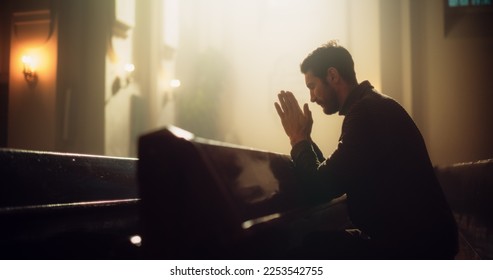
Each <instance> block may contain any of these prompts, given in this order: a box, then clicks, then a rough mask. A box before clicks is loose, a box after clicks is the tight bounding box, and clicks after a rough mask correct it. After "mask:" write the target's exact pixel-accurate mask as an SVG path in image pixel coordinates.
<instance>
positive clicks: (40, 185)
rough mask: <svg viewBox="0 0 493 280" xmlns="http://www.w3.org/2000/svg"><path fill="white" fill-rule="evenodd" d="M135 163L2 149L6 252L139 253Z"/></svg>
mask: <svg viewBox="0 0 493 280" xmlns="http://www.w3.org/2000/svg"><path fill="white" fill-rule="evenodd" d="M136 162H137V160H136V159H132V158H111V157H101V156H91V155H79V154H62V153H49V152H37V151H26V150H14V149H0V180H1V182H2V183H1V186H0V224H1V225H2V230H1V231H0V248H1V249H0V258H1V259H134V258H138V257H139V253H138V248H137V247H136V246H135V245H132V244H131V243H130V241H129V238H130V237H131V236H133V235H136V234H138V231H139V229H138V227H139V215H138V202H139V196H138V189H137V183H136V180H135V170H136Z"/></svg>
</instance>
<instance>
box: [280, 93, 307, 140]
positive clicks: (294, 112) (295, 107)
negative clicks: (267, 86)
mask: <svg viewBox="0 0 493 280" xmlns="http://www.w3.org/2000/svg"><path fill="white" fill-rule="evenodd" d="M278 98H279V103H277V102H275V104H274V106H275V107H276V110H277V114H279V117H280V118H281V123H282V126H283V127H284V131H285V132H286V134H287V135H288V137H289V139H290V141H291V145H295V144H296V143H298V142H300V141H303V140H309V139H310V134H311V132H312V126H313V118H312V112H311V111H310V109H309V108H308V104H305V105H304V106H303V111H302V110H301V107H300V105H299V104H298V101H297V100H296V98H295V97H294V95H293V93H291V92H289V91H281V92H280V93H279V94H278Z"/></svg>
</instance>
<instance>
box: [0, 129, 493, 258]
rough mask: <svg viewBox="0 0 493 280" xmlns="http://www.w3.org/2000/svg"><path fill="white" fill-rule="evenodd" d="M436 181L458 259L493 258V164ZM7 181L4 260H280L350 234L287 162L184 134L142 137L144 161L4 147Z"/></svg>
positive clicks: (339, 205) (448, 172) (338, 205)
mask: <svg viewBox="0 0 493 280" xmlns="http://www.w3.org/2000/svg"><path fill="white" fill-rule="evenodd" d="M436 172H437V175H438V178H439V180H440V182H441V184H442V187H443V189H444V192H445V195H446V196H447V199H448V201H449V203H450V206H451V208H452V210H453V212H454V215H455V218H456V220H457V223H458V225H459V231H460V251H459V254H458V255H457V258H459V259H493V230H492V229H493V222H492V221H493V217H492V215H493V160H487V161H481V162H475V163H466V164H459V165H452V166H439V167H436ZM0 182H1V183H0V223H1V225H2V230H1V231H0V248H1V250H0V258H1V259H216V258H219V259H227V258H228V259H231V258H233V259H269V258H274V259H284V258H291V257H293V255H292V252H293V248H296V246H298V245H299V244H300V242H302V240H303V238H304V236H306V235H307V234H311V233H312V232H315V231H320V230H340V229H343V228H345V227H347V226H349V221H348V219H347V215H346V212H345V203H344V200H343V199H342V200H339V201H332V202H324V201H318V202H317V201H309V202H308V201H307V200H305V199H304V196H303V192H302V188H301V187H300V186H298V184H297V183H296V180H295V178H294V177H293V174H292V165H291V161H290V160H289V157H288V156H286V155H280V154H275V153H270V152H265V151H258V150H253V149H248V148H245V147H238V146H231V145H227V144H224V143H217V142H212V141H208V140H204V139H199V138H194V137H193V136H192V135H189V134H187V133H183V132H182V131H180V130H179V129H176V128H169V129H163V130H161V131H157V132H154V133H149V134H147V135H144V136H142V137H141V140H140V145H139V160H137V159H134V158H112V157H100V156H91V155H76V154H62V153H45V152H36V151H25V150H12V149H0ZM417 203H419V202H417ZM135 236H139V237H141V238H142V243H140V242H139V240H135ZM132 237H134V238H132ZM132 242H133V243H132ZM295 256H296V255H295ZM341 257H342V258H344V256H341Z"/></svg>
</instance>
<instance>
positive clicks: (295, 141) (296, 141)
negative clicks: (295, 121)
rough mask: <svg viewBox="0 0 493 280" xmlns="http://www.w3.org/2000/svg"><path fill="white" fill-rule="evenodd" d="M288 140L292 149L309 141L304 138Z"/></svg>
mask: <svg viewBox="0 0 493 280" xmlns="http://www.w3.org/2000/svg"><path fill="white" fill-rule="evenodd" d="M289 140H290V142H291V147H294V145H296V144H298V143H300V142H302V141H309V139H308V138H306V137H296V138H289Z"/></svg>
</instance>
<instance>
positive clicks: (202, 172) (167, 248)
mask: <svg viewBox="0 0 493 280" xmlns="http://www.w3.org/2000/svg"><path fill="white" fill-rule="evenodd" d="M138 180H139V186H140V195H141V199H142V203H141V210H142V211H141V221H142V246H143V249H144V254H145V256H146V257H148V258H159V259H161V258H165V259H229V258H234V259H285V258H290V257H291V255H290V252H291V250H292V249H293V248H295V247H296V246H298V245H299V242H300V240H301V238H302V236H303V235H304V234H305V233H306V232H309V231H312V230H317V229H342V228H344V227H345V226H347V225H348V223H349V220H348V218H347V215H346V212H345V211H346V209H345V204H344V203H343V202H344V200H343V199H342V200H339V201H332V202H327V201H319V202H316V203H315V204H314V202H313V201H307V200H306V199H304V196H303V194H304V192H303V188H302V187H301V186H300V185H299V184H298V183H297V181H296V178H295V177H294V174H293V166H292V162H291V160H290V158H289V156H287V155H282V154H276V153H271V152H266V151H259V150H254V149H249V148H246V147H239V146H233V145H229V144H225V143H219V142H214V141H210V140H206V139H201V138H197V137H194V136H193V135H192V134H190V133H189V132H186V131H183V130H180V129H179V128H176V127H168V128H167V129H163V130H160V131H157V132H153V133H150V134H147V135H144V136H142V137H141V138H140V140H139V162H138Z"/></svg>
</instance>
